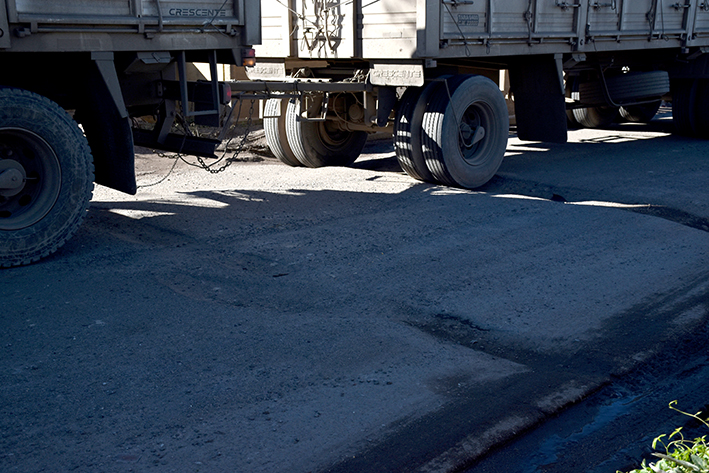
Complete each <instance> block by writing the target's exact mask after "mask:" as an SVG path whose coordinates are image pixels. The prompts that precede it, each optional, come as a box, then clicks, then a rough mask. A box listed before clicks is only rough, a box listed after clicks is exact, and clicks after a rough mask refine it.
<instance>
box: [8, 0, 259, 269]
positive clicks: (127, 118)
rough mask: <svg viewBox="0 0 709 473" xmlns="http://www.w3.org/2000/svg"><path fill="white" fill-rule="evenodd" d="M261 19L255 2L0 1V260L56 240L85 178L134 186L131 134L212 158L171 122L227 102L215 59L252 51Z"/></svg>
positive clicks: (200, 141) (26, 257) (82, 197)
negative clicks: (138, 123) (203, 69)
mask: <svg viewBox="0 0 709 473" xmlns="http://www.w3.org/2000/svg"><path fill="white" fill-rule="evenodd" d="M260 27H261V24H260V5H259V3H258V0H71V1H68V0H52V1H49V0H0V267H8V266H15V265H21V264H25V263H31V262H33V261H36V260H38V259H40V258H42V257H44V256H46V255H48V254H50V253H52V252H53V251H55V250H56V249H57V248H58V247H59V246H61V245H62V244H63V243H64V242H65V241H66V240H67V239H68V238H69V237H70V236H71V235H72V234H73V233H74V232H75V230H76V228H77V227H78V226H79V223H80V222H81V221H82V219H83V218H84V215H85V213H86V210H87V208H88V205H89V200H90V198H91V194H92V190H93V183H94V180H95V181H96V182H97V183H100V184H103V185H106V186H109V187H112V188H114V189H118V190H120V191H123V192H127V193H130V194H134V193H135V192H136V182H135V171H134V151H133V146H134V144H141V145H145V146H149V147H151V148H155V149H161V150H173V151H182V152H185V153H191V154H196V155H199V156H212V155H213V154H214V149H215V146H216V144H217V143H218V142H217V140H210V139H204V138H199V137H195V136H187V135H184V134H183V135H180V134H176V133H175V132H174V131H175V130H174V127H173V124H174V122H175V119H176V117H180V116H181V117H183V118H184V117H185V116H190V117H196V118H199V119H201V120H206V121H209V120H211V121H214V119H215V118H217V117H218V116H219V114H220V113H221V112H222V110H223V109H224V107H225V106H228V105H229V103H230V93H231V89H230V88H229V87H228V86H227V85H226V84H224V83H220V82H217V80H216V77H217V74H216V69H217V64H235V65H239V66H241V65H242V64H243V63H244V60H246V61H248V60H253V49H251V46H250V45H252V44H254V43H257V42H259V40H260V34H261V29H260ZM191 62H202V63H208V64H209V65H210V69H211V72H212V74H211V80H210V81H207V82H205V83H203V82H196V81H193V82H188V81H187V74H186V67H187V65H188V64H190V63H191ZM178 104H179V105H178ZM145 116H149V117H154V126H152V128H151V127H148V129H146V128H145V127H140V128H134V127H132V125H131V124H132V121H131V118H132V117H145ZM193 119H194V118H193ZM79 125H80V126H79Z"/></svg>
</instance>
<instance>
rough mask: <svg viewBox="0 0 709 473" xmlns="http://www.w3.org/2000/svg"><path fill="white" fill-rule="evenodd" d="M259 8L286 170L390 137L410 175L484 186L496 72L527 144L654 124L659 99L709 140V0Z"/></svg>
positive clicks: (502, 124)
mask: <svg viewBox="0 0 709 473" xmlns="http://www.w3.org/2000/svg"><path fill="white" fill-rule="evenodd" d="M262 12H263V16H262V23H263V28H262V32H263V33H262V43H261V45H260V46H257V47H256V57H257V61H256V65H255V66H254V67H252V68H249V69H248V71H249V75H250V78H252V79H254V80H263V81H269V80H276V81H283V80H287V81H291V83H292V86H291V92H290V93H289V94H288V96H287V98H286V97H283V98H279V97H277V96H274V97H273V98H271V99H270V100H269V101H268V102H267V104H266V107H265V118H264V128H265V130H266V137H267V141H268V144H269V146H270V148H271V149H272V151H273V152H274V154H276V155H277V156H278V157H279V158H280V159H281V160H282V161H283V162H285V163H287V164H289V165H292V166H298V165H303V166H312V167H315V166H323V165H331V164H335V165H341V164H347V163H350V162H352V161H353V160H354V159H356V157H357V156H358V154H359V153H360V151H361V149H362V146H363V145H364V142H365V138H366V136H367V133H371V132H375V131H384V130H387V131H390V132H391V133H393V135H394V145H395V151H396V155H397V157H398V159H399V162H400V163H401V166H402V168H403V169H404V170H405V171H406V172H407V173H408V174H409V175H411V176H412V177H414V178H416V179H420V180H423V181H429V182H438V183H442V184H446V185H454V186H461V187H466V188H475V187H479V186H481V185H483V184H485V183H486V182H487V181H488V180H489V179H490V178H491V177H492V176H493V175H494V174H495V172H496V171H497V169H498V167H499V166H500V163H501V161H502V159H503V156H504V152H505V147H506V144H507V139H508V126H509V125H508V117H509V113H508V108H507V107H506V102H505V98H504V97H503V95H502V93H501V91H500V87H499V85H500V83H499V80H498V78H499V77H500V71H505V72H506V73H509V79H510V83H511V91H512V96H513V99H514V115H515V118H516V125H517V133H518V136H519V138H520V139H523V140H531V141H551V142H564V141H565V140H566V137H567V125H568V123H569V122H571V123H573V124H574V125H581V126H588V127H596V126H602V125H604V124H607V123H609V122H610V121H612V120H613V119H615V118H616V117H617V116H619V115H622V116H623V117H624V118H625V119H627V120H632V121H648V120H650V119H651V118H652V117H653V116H654V115H655V113H656V111H657V110H658V107H659V106H660V104H661V101H662V100H663V99H664V100H667V101H670V100H671V101H672V109H673V118H674V121H675V123H676V127H677V129H678V131H680V132H681V133H687V134H695V135H700V136H705V137H706V136H709V54H706V53H707V52H709V0H262ZM318 84H319V89H318ZM357 85H358V86H359V89H358V90H355V89H354V88H355V87H356V86H357ZM345 86H346V87H347V88H348V89H345V88H344V87H345ZM294 91H295V93H294ZM403 91H405V92H403ZM402 92H403V93H402Z"/></svg>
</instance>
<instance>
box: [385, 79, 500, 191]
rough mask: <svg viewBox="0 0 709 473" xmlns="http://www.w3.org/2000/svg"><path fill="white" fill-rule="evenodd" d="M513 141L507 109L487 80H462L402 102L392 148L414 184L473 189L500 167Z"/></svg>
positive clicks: (411, 94) (428, 88)
mask: <svg viewBox="0 0 709 473" xmlns="http://www.w3.org/2000/svg"><path fill="white" fill-rule="evenodd" d="M508 136H509V114H508V110H507V104H506V102H505V99H504V97H503V96H502V93H501V92H500V90H499V88H498V86H497V85H496V84H495V83H494V82H492V81H491V80H490V79H487V78H485V77H483V76H471V75H458V76H453V77H446V78H442V79H441V80H438V81H435V82H432V83H431V84H429V85H428V86H426V87H425V88H424V89H423V90H419V89H409V90H408V91H407V92H406V93H405V94H404V96H403V97H402V102H401V104H400V107H399V110H398V112H397V116H396V121H395V125H394V149H395V152H396V156H397V158H398V160H399V163H400V164H401V167H402V169H403V170H404V171H405V172H406V173H407V174H409V175H410V176H411V177H413V178H414V179H418V180H423V181H428V182H438V183H441V184H445V185H449V186H456V187H463V188H468V189H474V188H477V187H480V186H482V185H484V184H485V183H487V182H488V181H489V180H490V179H492V177H493V176H494V175H495V173H496V172H497V170H498V169H499V167H500V164H501V163H502V160H503V158H504V155H505V150H506V148H507V140H508Z"/></svg>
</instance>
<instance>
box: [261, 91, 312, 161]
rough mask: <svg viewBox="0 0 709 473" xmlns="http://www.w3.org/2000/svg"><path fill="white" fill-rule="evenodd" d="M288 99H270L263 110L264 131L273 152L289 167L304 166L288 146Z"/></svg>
mask: <svg viewBox="0 0 709 473" xmlns="http://www.w3.org/2000/svg"><path fill="white" fill-rule="evenodd" d="M287 107H288V99H268V100H267V101H266V106H265V107H264V109H263V131H264V133H265V135H266V144H267V145H268V148H269V149H270V150H271V152H272V153H273V154H274V155H275V156H276V157H277V158H278V159H279V160H280V161H281V162H282V163H284V164H287V165H288V166H302V165H303V164H302V163H301V162H300V161H298V158H296V157H295V154H294V153H293V150H291V147H290V145H289V144H288V136H287V135H286V108H287Z"/></svg>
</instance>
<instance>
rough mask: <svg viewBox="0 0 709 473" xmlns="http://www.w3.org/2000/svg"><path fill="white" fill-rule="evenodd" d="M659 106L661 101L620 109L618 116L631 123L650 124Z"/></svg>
mask: <svg viewBox="0 0 709 473" xmlns="http://www.w3.org/2000/svg"><path fill="white" fill-rule="evenodd" d="M660 105H662V100H656V101H655V102H649V103H641V104H637V105H628V106H625V107H620V116H621V117H623V119H624V120H626V121H629V122H633V123H650V121H652V119H653V118H654V117H655V115H657V111H658V110H659V109H660Z"/></svg>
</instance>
